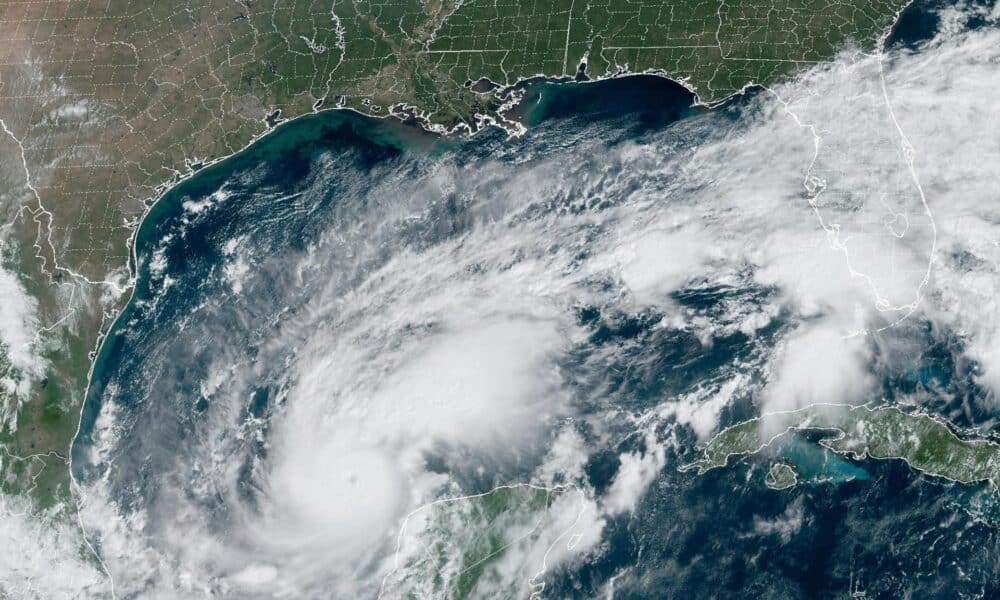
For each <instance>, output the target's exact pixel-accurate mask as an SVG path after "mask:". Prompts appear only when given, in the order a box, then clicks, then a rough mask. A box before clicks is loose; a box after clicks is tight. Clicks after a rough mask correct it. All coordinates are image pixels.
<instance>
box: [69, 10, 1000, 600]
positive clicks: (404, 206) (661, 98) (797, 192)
mask: <svg viewBox="0 0 1000 600" xmlns="http://www.w3.org/2000/svg"><path fill="white" fill-rule="evenodd" d="M938 8H939V7H936V6H933V5H927V4H915V5H912V8H909V9H907V11H908V12H907V13H906V14H905V15H904V18H903V20H902V21H901V26H900V29H899V31H898V32H897V35H896V36H895V38H894V39H893V40H892V43H891V44H890V45H891V46H892V45H893V44H895V45H896V46H893V47H900V48H910V49H912V48H919V46H920V44H921V43H923V42H925V41H926V40H927V39H929V38H930V37H931V35H932V34H933V32H934V31H936V28H937V26H938V18H937V16H936V14H937V12H936V11H937V10H938ZM692 101H693V98H692V96H691V95H690V93H688V92H687V91H686V90H684V89H683V88H682V87H680V86H679V85H676V84H673V83H671V82H668V81H666V80H663V79H661V78H656V77H647V76H640V77H628V78H622V79H619V80H614V81H607V82H597V83H586V84H579V85H557V84H544V83H542V84H535V85H533V86H532V87H530V88H529V89H528V92H527V95H526V100H525V102H524V104H523V105H522V106H521V107H520V108H519V109H518V110H519V117H520V118H521V119H523V121H524V122H525V123H526V124H527V125H528V132H527V134H525V135H524V136H523V137H522V138H519V139H508V138H506V137H505V136H504V135H503V134H501V133H500V132H497V131H485V132H483V133H481V134H478V135H476V136H474V137H473V138H471V139H457V138H456V139H442V138H439V137H436V136H433V135H430V134H427V133H424V132H422V131H420V130H419V129H417V128H415V127H412V126H409V125H404V124H401V123H397V122H395V121H391V120H382V121H380V120H374V119H370V118H366V117H361V116H358V115H355V114H353V113H347V112H338V111H329V112H323V113H319V114H316V115H313V116H308V117H305V118H301V119H297V120H295V121H292V122H289V123H284V124H281V125H280V126H278V127H277V129H276V130H275V131H274V132H272V133H270V134H269V135H267V136H266V137H264V138H263V139H261V140H260V141H259V142H257V143H256V144H254V145H252V146H251V147H249V148H248V149H246V150H244V151H243V152H241V153H240V154H238V155H236V156H234V157H231V158H229V159H227V160H225V161H223V162H221V163H218V164H216V165H213V166H210V167H207V168H204V169H202V170H201V171H199V172H198V173H197V174H195V175H194V176H192V177H191V178H190V179H188V180H187V181H184V182H183V183H181V184H179V185H178V186H177V187H175V188H174V189H172V190H171V191H169V192H168V193H167V194H166V195H165V196H164V197H163V198H162V199H160V200H159V201H158V202H157V203H156V204H155V205H154V206H153V207H152V208H151V210H150V212H149V214H148V215H147V217H146V218H145V219H144V221H143V222H142V225H141V228H140V229H139V231H138V233H137V235H136V241H135V244H136V257H137V280H136V287H135V292H134V295H133V297H132V299H131V300H130V302H129V304H128V306H127V307H126V309H125V310H124V312H123V313H122V315H121V316H120V317H119V318H118V320H117V321H116V322H115V324H114V326H113V327H112V328H111V330H110V331H109V333H108V336H107V338H106V340H105V342H104V343H103V345H102V347H101V349H100V352H99V354H98V356H97V357H96V360H95V363H94V367H93V376H92V381H91V386H90V389H89V390H88V393H87V398H86V404H85V407H84V411H83V416H82V423H81V428H80V433H79V435H78V437H77V439H76V442H75V444H74V447H73V470H74V475H75V477H76V478H77V480H78V482H79V485H80V489H81V490H82V492H81V494H82V497H83V498H84V506H85V509H84V512H83V514H84V521H85V524H86V525H88V528H89V529H90V530H91V532H92V539H93V540H94V541H95V545H96V546H97V547H98V549H99V550H100V551H101V553H102V555H103V556H104V558H105V562H106V563H107V564H108V567H109V569H110V570H111V572H112V574H113V575H115V578H116V585H118V586H119V588H120V589H121V590H122V593H123V594H124V597H142V596H144V595H146V594H149V595H155V593H160V594H164V595H168V596H169V595H170V594H171V593H173V594H181V595H185V594H187V595H194V596H196V595H202V594H205V595H207V594H215V595H217V596H220V597H234V598H236V597H240V598H251V597H274V596H279V597H280V596H286V597H299V596H301V597H376V596H378V595H380V594H381V595H382V596H383V597H426V596H428V595H438V596H442V597H457V596H468V597H522V598H523V597H528V595H529V594H537V597H552V598H563V597H566V598H570V597H572V598H592V597H598V596H601V595H605V596H606V597H614V598H664V597H671V598H695V597H698V598H700V597H753V598H803V597H809V598H843V597H846V596H848V595H849V594H852V593H858V594H860V593H862V592H863V593H864V594H867V595H866V596H864V597H872V598H883V597H884V598H898V597H905V596H907V595H910V596H912V597H990V596H991V595H992V594H995V593H997V592H998V591H1000V587H998V584H997V581H998V579H997V577H996V576H997V569H998V567H997V563H996V557H997V556H998V551H1000V547H998V541H1000V539H998V535H997V531H998V530H997V528H996V526H995V525H994V524H992V523H991V522H990V519H989V518H988V516H984V515H987V513H988V511H986V510H978V512H977V507H980V505H981V504H983V502H984V498H986V497H987V496H989V495H990V491H989V490H986V489H985V488H980V487H976V486H972V487H969V486H957V485H955V484H952V483H950V482H947V481H944V480H940V479H935V478H933V477H928V476H923V475H921V474H919V473H917V472H915V471H913V470H912V469H910V468H909V467H907V466H906V465H905V464H903V463H901V462H898V461H874V460H861V461H851V460H847V459H844V458H842V457H838V456H836V455H834V454H832V453H830V452H828V451H826V450H824V449H822V448H821V447H820V446H818V445H817V444H815V443H813V441H811V440H810V439H809V436H791V437H790V438H789V439H788V441H787V442H785V443H782V444H780V445H779V446H778V447H777V448H775V449H774V451H773V452H765V453H762V454H761V455H760V456H754V457H748V458H745V459H742V460H737V459H733V460H732V461H731V465H730V467H729V468H725V469H718V470H715V471H711V472H709V473H707V474H705V475H703V476H697V475H695V474H693V473H682V472H680V471H678V467H679V466H681V465H684V464H687V463H690V462H691V461H692V460H694V459H695V457H696V456H697V453H698V451H699V450H698V449H699V444H701V443H704V441H705V440H706V438H707V436H708V435H710V433H711V432H712V431H717V430H718V429H719V428H722V427H725V426H727V425H731V424H734V423H737V422H740V421H742V420H745V419H747V418H751V417H754V416H756V415H757V414H758V413H759V412H760V410H761V403H762V402H764V400H762V398H766V397H768V393H769V392H768V391H767V390H768V389H769V388H768V382H769V381H770V380H771V379H773V378H775V377H777V376H776V375H775V374H774V371H775V369H776V368H777V367H776V366H775V365H780V364H783V363H781V361H782V360H784V359H783V358H782V357H783V356H784V354H782V352H783V350H782V348H785V347H786V346H784V344H785V341H786V340H788V339H790V338H793V337H794V336H796V335H797V333H798V332H801V331H807V330H809V328H810V327H811V323H813V322H815V321H817V320H820V319H821V316H817V315H818V314H819V315H821V314H823V313H822V311H820V312H819V313H808V312H807V311H803V310H801V309H800V307H799V305H798V304H795V303H791V302H789V301H788V299H787V298H788V296H787V293H786V292H785V291H784V290H785V288H786V283H787V282H786V281H785V280H784V279H782V278H781V277H783V276H770V275H768V276H763V275H762V273H769V272H770V271H768V269H769V268H770V267H769V263H767V260H769V259H768V258H766V257H769V256H772V255H771V254H768V253H767V252H764V251H758V250H759V248H765V247H766V248H787V247H789V245H795V244H800V245H802V246H803V247H804V248H805V247H812V246H810V244H813V242H812V241H810V240H814V239H815V240H820V242H816V245H817V246H818V247H822V246H821V241H822V240H823V235H822V230H821V229H820V227H819V225H818V224H817V221H816V220H815V215H814V214H813V213H812V211H810V210H809V207H808V203H807V200H806V195H805V192H804V191H803V190H802V189H801V183H800V182H801V177H799V174H801V173H802V172H803V168H804V165H805V164H806V163H807V162H808V161H807V160H806V159H807V158H808V155H807V153H808V152H809V150H810V148H811V142H810V140H809V139H808V138H801V139H800V138H799V137H794V136H795V135H798V134H797V133H796V132H795V130H794V128H790V129H788V131H789V133H788V136H790V137H789V138H788V139H789V140H791V141H789V142H787V144H784V145H782V144H778V143H773V145H770V146H766V147H762V146H754V145H753V142H754V140H757V141H759V140H760V139H761V138H759V137H758V138H755V137H753V132H754V131H757V129H758V128H765V127H770V125H766V123H769V122H770V119H773V120H774V122H775V123H780V125H775V126H774V127H791V126H790V125H788V123H786V122H785V121H782V120H780V117H781V115H780V114H779V112H780V111H777V110H776V109H775V108H774V106H773V105H772V104H770V103H771V98H770V97H769V95H768V94H767V93H766V92H763V91H759V90H758V91H750V92H749V93H748V94H747V95H745V96H743V97H740V98H737V99H734V100H733V101H732V102H730V103H728V104H727V105H726V106H724V107H722V108H719V109H716V110H713V111H708V110H705V109H701V108H697V107H693V106H692ZM761 123H765V125H761ZM780 131H785V130H784V129H781V130H780ZM775 135H777V134H775ZM763 139H767V140H773V139H776V138H775V137H766V138H763ZM768 144H771V142H768ZM762 155H763V157H762ZM786 156H787V157H789V158H788V159H787V160H788V161H791V162H789V164H790V165H791V166H789V167H788V169H787V172H788V176H787V177H786V176H785V172H784V171H783V170H782V168H781V167H780V165H781V164H783V163H782V161H783V160H785V157H786ZM743 157H750V158H749V159H747V158H743ZM750 159H755V160H757V162H756V163H754V162H747V161H749V160H750ZM748 164H749V165H754V166H753V168H747V170H746V171H743V170H741V168H742V166H741V165H748ZM771 168H773V169H774V173H773V177H764V178H763V179H762V181H763V182H764V183H763V184H761V185H756V184H754V183H752V182H749V183H744V182H742V180H740V177H742V176H744V175H745V174H747V173H758V174H759V173H765V174H766V171H767V169H771ZM746 176H747V177H750V175H746ZM733 180H736V181H735V182H734V183H732V185H731V187H727V186H729V182H732V181H733ZM772 185H773V190H771V189H770V188H769V186H772ZM761 189H764V191H765V192H764V193H765V194H766V193H770V192H771V191H774V194H773V195H774V196H776V197H780V198H779V199H780V200H781V203H780V204H772V205H764V206H761V207H759V208H754V206H753V205H751V204H747V203H746V202H749V201H748V200H747V198H750V199H752V198H751V196H753V195H754V194H756V193H758V192H759V190H761ZM741 190H742V192H741ZM727 198H734V199H733V200H731V201H730V200H727ZM778 215H780V216H781V217H780V218H787V219H788V221H787V224H786V225H781V226H779V225H775V223H776V222H777V221H779V220H780V219H779V218H778ZM780 227H785V229H781V228H780ZM772 228H777V229H772ZM783 231H791V232H794V233H792V234H787V235H786V234H784V233H782V232H783ZM801 232H805V234H807V235H805V236H804V237H797V236H799V235H800V233H801ZM758 233H759V235H758ZM782 235H785V237H781V236H782ZM808 236H812V237H808ZM767 240H777V241H775V242H774V243H773V245H771V246H769V245H768V244H769V243H770V242H768V241H767ZM761 256H764V257H765V258H761ZM831 264H833V265H835V268H839V267H837V265H840V263H839V262H837V261H835V260H833V261H832V262H831ZM664 265H666V266H664ZM808 268H809V265H808V264H807V269H808ZM817 268H820V267H817ZM823 268H825V267H823ZM793 279H794V277H793ZM878 318H880V317H878ZM872 344H873V345H874V346H875V349H874V350H871V352H875V356H878V353H879V352H882V351H885V349H886V348H888V347H890V346H891V347H893V348H897V347H905V348H906V354H905V359H904V360H895V359H894V358H892V357H891V356H889V354H892V353H890V352H887V354H886V355H883V356H882V358H876V359H872V360H871V361H870V364H869V366H866V367H865V368H866V373H865V377H866V378H867V379H870V380H871V381H873V382H874V383H873V384H872V385H871V387H870V388H866V389H868V390H869V391H868V392H867V393H868V394H869V396H868V397H866V399H864V400H863V401H871V402H886V403H896V402H899V403H904V404H905V403H912V402H914V401H915V400H914V399H915V398H919V399H920V402H922V405H923V406H925V407H926V408H927V409H929V410H932V411H934V412H936V413H938V414H941V415H946V416H948V418H950V419H952V420H953V421H955V422H956V423H958V424H960V425H962V426H967V427H979V428H981V429H983V430H984V431H988V430H989V429H990V428H991V427H992V422H993V421H992V419H993V412H992V410H991V409H989V408H988V407H987V405H985V404H984V403H982V402H980V400H979V399H980V398H981V397H982V396H983V393H984V392H983V390H982V389H981V388H980V387H979V385H978V384H977V380H976V378H975V369H974V367H973V366H970V364H969V363H968V361H964V360H963V359H962V358H961V355H962V352H963V351H964V348H963V347H962V344H961V342H960V341H959V340H958V339H957V337H956V336H954V335H953V334H949V332H947V331H945V332H942V331H940V330H938V329H936V328H932V327H931V326H930V324H929V323H928V322H927V321H925V320H923V319H922V318H920V317H915V318H913V319H911V320H910V321H908V322H907V323H906V324H905V325H903V326H901V327H899V328H897V330H895V332H890V333H889V334H886V336H885V338H884V341H882V342H879V343H878V344H875V342H872ZM892 356H898V354H894V355H892ZM883 359H884V360H883ZM834 381H835V382H837V380H836V379H834ZM848 387H849V386H848ZM775 460H782V461H784V462H787V463H789V464H792V465H793V466H794V467H795V468H796V471H797V472H798V474H799V481H800V483H799V484H798V485H796V486H794V487H793V488H790V489H787V490H781V491H777V490H772V489H769V488H767V487H766V486H765V485H764V478H765V476H766V474H767V471H768V469H769V468H770V466H771V465H772V464H773V462H774V461H775ZM522 484H531V485H535V486H539V487H540V488H544V489H546V490H547V493H548V494H549V495H548V496H546V498H547V499H546V500H545V501H544V502H535V500H533V499H532V498H528V499H526V500H524V501H523V502H519V503H514V501H513V500H511V499H510V498H509V497H506V496H505V497H504V498H505V499H503V500H502V501H501V500H500V499H496V500H495V504H493V505H491V504H489V503H483V504H482V505H480V504H475V503H477V502H480V500H477V499H475V498H474V497H475V496H477V495H487V496H483V497H486V498H499V497H496V496H492V495H490V494H493V493H495V492H494V490H496V489H497V487H498V486H516V485H522ZM516 489H521V488H516ZM454 499H461V500H454ZM442 500H448V503H445V504H440V506H449V507H450V506H452V505H455V506H458V504H457V503H459V502H461V503H463V504H461V506H462V507H463V508H461V509H456V510H455V511H454V512H449V513H445V512H443V509H442V511H441V512H440V514H439V513H434V516H433V517H426V518H424V517H423V516H421V515H424V514H425V513H424V512H420V511H429V510H438V509H436V508H431V509H428V508H424V507H428V506H431V505H432V504H433V503H434V502H441V501H442ZM505 502H509V503H510V504H509V505H508V504H504V503H505ZM498 507H499V508H498ZM517 511H520V512H517ZM515 513H516V514H518V515H521V516H523V517H524V519H522V520H517V519H514V518H513V517H511V522H510V523H505V521H504V518H505V516H504V515H505V514H515ZM412 515H418V516H420V519H421V520H420V521H419V522H418V521H417V520H414V519H412V518H411V516H412ZM435 519H437V520H439V521H441V522H445V523H446V524H447V525H446V526H444V527H442V528H441V529H440V530H439V529H435V527H434V526H433V525H434V523H436V522H437V521H436V520H435ZM403 524H405V525H406V527H402V525H403ZM529 524H531V525H530V526H529ZM483 531H488V532H489V535H492V536H494V537H495V538H496V540H502V541H503V543H500V542H497V541H496V540H494V541H492V542H491V541H489V540H487V541H483V539H482V536H483V534H482V533H481V532H483ZM404 533H405V534H406V536H404ZM411 535H412V536H413V540H412V543H411V540H410V537H408V536H411ZM484 544H485V546H483V545H484ZM411 546H412V548H417V550H412V548H411ZM438 547H441V548H450V550H448V552H449V553H451V554H449V555H448V556H445V555H446V554H447V553H445V552H441V555H442V556H445V557H444V558H442V557H439V556H437V555H436V554H434V555H433V560H434V561H436V562H435V563H434V564H435V565H436V567H435V568H436V569H437V571H435V570H434V569H431V570H430V572H428V570H427V569H426V568H425V567H426V560H429V559H428V558H427V557H428V556H432V554H433V553H432V550H433V549H434V548H438ZM482 547H486V548H492V549H491V550H490V551H488V552H484V551H481V548H482ZM477 549H478V550H477ZM425 551H426V553H427V554H426V556H425V555H424V554H422V553H423V552H425ZM476 552H480V554H481V556H480V555H479V554H476ZM452 554H453V555H457V556H458V557H459V558H457V559H456V558H455V557H454V556H452ZM421 561H425V562H421ZM456 561H458V562H456ZM421 565H424V567H421ZM435 573H436V574H435ZM331 595H332V596H331ZM189 597H192V596H189Z"/></svg>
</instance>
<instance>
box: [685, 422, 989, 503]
mask: <svg viewBox="0 0 1000 600" xmlns="http://www.w3.org/2000/svg"><path fill="white" fill-rule="evenodd" d="M795 431H808V432H816V433H818V434H820V435H821V437H820V438H819V443H820V444H822V445H823V446H825V447H826V448H829V449H830V450H831V451H833V452H835V453H837V454H840V455H843V456H847V457H849V458H853V459H856V460H860V459H863V458H866V457H871V458H878V459H898V460H903V461H906V463H907V464H909V465H910V466H911V467H913V468H914V469H917V470H919V471H922V472H924V473H927V474H928V475H934V476H936V477H943V478H946V479H950V480H952V481H956V482H959V483H966V484H971V483H979V482H989V483H990V484H992V485H993V487H994V488H997V486H998V485H1000V445H998V444H997V443H994V442H992V441H990V440H986V439H981V438H977V437H975V436H974V435H973V434H968V435H966V434H963V435H961V436H960V435H958V434H957V433H956V432H955V431H953V430H952V428H951V427H950V426H949V425H947V424H946V423H944V422H942V421H940V420H938V419H937V418H935V417H933V416H930V415H927V414H923V413H914V412H907V411H904V410H901V409H900V408H896V407H879V408H868V407H864V406H856V407H852V406H843V405H835V404H820V405H814V406H809V407H806V408H802V409H799V410H794V411H788V412H778V413H771V414H767V415H764V416H762V417H760V418H757V419H752V420H750V421H744V422H743V423H739V424H737V425H734V426H732V427H729V428H728V429H725V430H723V431H722V432H720V433H719V434H718V435H716V436H715V437H714V438H712V440H710V441H709V442H708V444H706V446H705V448H704V452H703V457H702V458H701V459H700V460H698V461H696V462H694V463H692V464H690V465H687V466H686V467H684V470H696V471H697V472H698V473H699V474H703V473H705V472H706V471H710V470H712V469H718V468H721V467H725V466H726V465H727V464H728V463H729V459H730V457H733V456H743V455H749V454H756V453H758V452H761V451H762V450H764V449H765V448H767V447H769V446H770V444H771V443H772V442H774V441H775V440H777V439H778V438H780V437H782V436H783V435H785V434H787V433H789V432H795ZM997 489H1000V488H997Z"/></svg>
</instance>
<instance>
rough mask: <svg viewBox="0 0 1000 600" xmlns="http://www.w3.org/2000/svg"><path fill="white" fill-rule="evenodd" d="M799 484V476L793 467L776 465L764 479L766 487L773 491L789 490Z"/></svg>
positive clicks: (783, 464) (781, 464) (782, 464)
mask: <svg viewBox="0 0 1000 600" xmlns="http://www.w3.org/2000/svg"><path fill="white" fill-rule="evenodd" d="M798 482H799V476H798V474H797V473H796V472H795V469H794V468H793V467H792V466H791V465H786V464H785V463H780V462H779V463H774V464H773V465H772V466H771V469H770V470H769V471H768V472H767V477H765V478H764V485H766V486H767V487H769V488H771V489H772V490H787V489H788V488H790V487H794V486H795V484H796V483H798Z"/></svg>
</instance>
